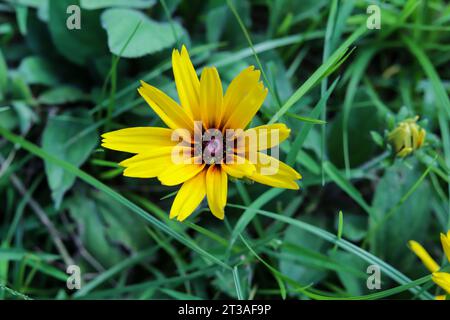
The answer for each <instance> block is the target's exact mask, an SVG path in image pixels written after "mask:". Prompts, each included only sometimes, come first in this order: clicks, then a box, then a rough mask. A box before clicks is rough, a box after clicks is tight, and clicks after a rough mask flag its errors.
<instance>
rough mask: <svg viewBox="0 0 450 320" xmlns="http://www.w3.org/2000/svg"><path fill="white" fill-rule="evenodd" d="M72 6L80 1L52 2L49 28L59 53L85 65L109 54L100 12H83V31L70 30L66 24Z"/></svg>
mask: <svg viewBox="0 0 450 320" xmlns="http://www.w3.org/2000/svg"><path fill="white" fill-rule="evenodd" d="M70 5H79V1H78V0H57V1H53V0H52V1H50V3H49V16H50V17H49V23H48V27H49V29H50V34H51V36H52V39H53V42H54V44H55V46H56V49H57V50H58V52H59V53H60V54H62V55H63V56H64V57H65V58H66V59H67V60H69V61H71V62H73V63H76V64H78V65H85V64H86V63H87V62H88V60H91V59H93V58H96V57H99V56H102V55H104V54H105V53H107V48H106V46H105V45H104V44H105V43H106V35H105V32H104V31H103V29H102V28H101V26H100V20H99V12H98V11H83V12H81V29H72V30H70V29H68V28H67V24H66V22H67V19H68V18H69V17H70V16H71V14H68V13H67V8H68V7H69V6H70ZM117 21H122V20H117Z"/></svg>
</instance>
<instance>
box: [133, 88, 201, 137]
mask: <svg viewBox="0 0 450 320" xmlns="http://www.w3.org/2000/svg"><path fill="white" fill-rule="evenodd" d="M141 85H142V87H140V88H139V89H138V92H139V94H140V95H141V96H142V97H143V98H144V99H145V101H147V103H148V104H149V105H150V107H151V108H152V109H153V111H155V113H156V114H157V115H158V116H159V117H160V118H161V120H162V121H163V122H164V123H165V124H166V125H167V126H168V127H170V128H172V129H177V128H182V129H187V130H190V131H192V130H193V126H194V122H193V119H192V117H191V116H190V114H189V113H187V112H186V111H185V110H184V109H183V108H181V107H180V106H179V105H178V103H176V102H175V101H174V100H173V99H172V98H170V97H169V96H168V95H166V94H165V93H164V92H162V91H161V90H159V89H157V88H155V87H153V86H151V85H149V84H147V83H145V82H144V81H141Z"/></svg>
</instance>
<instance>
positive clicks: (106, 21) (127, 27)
mask: <svg viewBox="0 0 450 320" xmlns="http://www.w3.org/2000/svg"><path fill="white" fill-rule="evenodd" d="M101 21H102V26H103V28H105V30H106V32H107V34H108V46H109V50H110V51H111V52H112V53H114V54H115V55H118V56H121V57H125V58H138V57H142V56H144V55H147V54H151V53H155V52H158V51H161V50H163V49H166V48H171V47H172V46H173V45H174V44H175V42H176V39H175V37H174V34H173V32H172V28H171V25H170V23H165V22H157V21H155V20H152V19H150V18H148V17H147V16H146V15H145V14H144V13H142V12H140V11H136V10H133V9H119V8H116V9H108V10H106V11H104V12H103V13H102V17H101ZM118 21H120V22H121V23H117V22H118ZM139 22H141V25H140V27H139V29H138V30H137V31H136V33H135V34H134V36H133V38H132V39H131V40H130V41H129V43H128V45H127V46H126V48H125V50H123V48H124V47H125V44H126V43H127V41H128V40H129V38H130V34H131V32H132V31H133V30H134V29H135V28H136V25H137V24H138V23H139ZM173 26H174V29H175V32H176V34H177V35H182V34H183V33H184V30H183V28H182V27H181V26H180V25H179V24H177V23H174V24H173ZM122 51H123V52H122Z"/></svg>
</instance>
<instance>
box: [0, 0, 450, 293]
mask: <svg viewBox="0 0 450 320" xmlns="http://www.w3.org/2000/svg"><path fill="white" fill-rule="evenodd" d="M73 2H74V1H72V0H58V1H53V0H50V1H25V0H20V1H17V0H7V1H4V2H2V3H1V4H0V299H121V298H126V299H224V298H233V299H383V298H389V299H433V298H434V296H435V295H436V294H442V290H440V289H438V288H437V287H436V286H435V285H434V284H433V282H432V281H431V276H430V275H428V272H427V270H426V269H425V268H424V267H423V266H422V265H421V264H420V263H419V260H418V259H417V257H416V256H415V255H414V254H413V253H412V252H411V251H410V250H409V248H408V247H407V242H408V240H411V239H413V240H416V241H418V242H421V243H424V245H426V247H427V248H429V251H430V253H431V254H432V255H433V256H434V257H435V258H439V259H438V260H437V261H440V262H442V265H443V266H444V265H445V264H446V263H448V261H446V260H445V259H444V255H443V253H442V250H441V247H440V243H439V233H440V232H446V231H447V230H448V229H450V204H449V196H450V131H449V124H450V99H449V90H450V84H449V83H450V82H449V81H450V68H448V66H449V63H450V50H449V45H448V43H449V41H450V33H449V31H450V28H449V26H448V22H449V21H450V5H449V4H447V1H444V0H433V1H431V0H429V1H415V0H396V1H393V0H392V1H378V5H379V8H380V9H381V11H380V12H381V20H380V21H381V28H380V29H368V27H367V24H366V22H367V19H368V18H369V16H370V14H368V13H367V11H366V10H367V7H368V6H369V5H370V4H371V3H369V1H365V0H345V1H344V0H333V1H328V0H314V1H295V0H280V1H278V0H277V1H270V0H267V1H263V0H244V1H232V0H219V1H216V0H208V1H169V0H165V1H124V3H126V4H124V5H123V6H117V7H115V6H113V4H110V5H108V6H105V5H104V3H105V2H104V1H96V0H89V1H83V0H80V1H75V2H77V3H78V4H79V5H80V8H81V16H82V19H81V29H79V30H78V29H75V30H70V29H68V28H67V25H66V20H67V18H68V17H69V16H70V14H68V13H67V12H66V9H67V7H68V6H69V5H70V4H73ZM111 3H113V2H111ZM117 16H120V17H122V18H123V19H122V22H123V23H121V24H120V27H117V25H116V23H115V22H114V17H117ZM182 44H185V45H186V46H187V47H188V48H189V52H190V54H191V57H192V60H193V63H194V65H195V66H196V68H197V70H198V71H201V69H202V67H203V66H209V65H214V66H216V67H217V68H218V70H219V72H220V75H221V78H222V81H223V82H224V88H225V87H226V86H227V85H228V84H229V82H230V81H231V80H232V79H233V78H234V77H235V76H236V75H237V74H238V72H239V71H241V70H242V69H244V68H246V67H247V66H248V65H255V67H256V68H257V69H260V70H261V72H262V78H263V79H262V80H263V81H264V84H265V86H266V87H268V89H269V94H268V98H267V99H266V101H265V103H264V105H263V107H262V109H261V110H260V112H258V114H257V116H256V117H255V119H254V120H253V124H254V125H260V124H267V123H275V122H283V123H286V124H287V125H288V127H289V128H291V133H292V134H291V137H290V138H289V139H288V140H287V141H285V142H283V143H282V145H281V146H280V149H281V152H280V155H281V160H283V161H285V162H286V163H288V164H289V165H291V166H293V167H295V168H296V170H297V171H299V172H301V173H302V176H303V179H302V181H301V183H300V185H301V188H300V190H299V191H291V190H289V191H287V190H282V189H274V188H269V187H266V186H263V185H259V184H248V183H247V182H246V181H234V182H230V184H229V192H228V205H227V207H226V210H225V211H226V214H225V220H224V221H220V220H217V219H215V218H214V217H213V216H212V215H211V214H210V213H209V212H208V211H209V209H208V207H207V205H206V204H202V205H201V206H200V207H199V208H198V209H197V210H196V212H195V213H194V215H193V216H191V217H190V218H189V219H188V220H187V221H186V222H184V223H179V222H177V221H172V220H170V219H169V217H168V211H169V209H170V205H171V203H172V201H173V197H174V195H175V193H176V188H172V187H166V186H161V185H160V184H159V183H158V181H156V179H146V180H143V179H133V178H126V177H123V176H122V175H121V173H122V168H121V167H120V166H118V165H117V163H118V162H120V161H121V160H123V155H120V154H118V153H113V152H110V151H106V150H104V149H103V148H101V147H100V145H99V142H100V141H99V137H100V134H101V133H104V132H106V131H110V130H115V129H120V128H125V127H131V126H159V125H161V122H160V120H159V119H158V117H157V116H156V114H154V113H153V112H152V111H151V109H150V108H148V106H146V104H145V102H144V101H143V99H141V98H140V97H139V96H138V94H137V92H136V89H137V88H138V86H139V80H144V81H146V82H149V83H151V84H152V85H155V86H157V87H159V88H161V90H163V91H165V92H167V93H168V94H169V95H170V96H172V97H173V98H174V99H177V96H176V90H175V85H174V83H173V75H172V71H171V52H172V49H173V48H180V47H181V45H182ZM416 115H417V116H419V117H420V120H419V122H418V124H419V125H420V126H421V127H422V128H424V129H425V130H426V132H427V136H426V142H425V144H424V146H422V147H421V148H420V149H417V150H414V152H412V154H411V155H409V156H408V157H405V158H398V157H395V152H394V151H393V150H392V148H391V146H390V145H389V144H388V143H387V139H386V137H387V135H388V133H389V132H390V131H391V130H392V129H393V128H395V126H396V125H397V124H398V123H399V122H401V121H403V120H405V119H408V118H412V117H415V116H416ZM73 264H75V265H78V266H80V268H81V271H82V287H81V289H80V290H69V289H67V287H66V279H67V276H68V275H67V273H66V269H67V266H68V265H73ZM374 264H375V265H378V266H379V267H380V270H381V288H380V289H377V290H371V289H368V287H367V279H368V277H369V276H370V274H368V273H367V268H368V266H369V265H374Z"/></svg>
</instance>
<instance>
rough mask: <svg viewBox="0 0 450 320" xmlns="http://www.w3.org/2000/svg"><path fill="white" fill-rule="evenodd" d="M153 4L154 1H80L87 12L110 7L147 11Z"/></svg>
mask: <svg viewBox="0 0 450 320" xmlns="http://www.w3.org/2000/svg"><path fill="white" fill-rule="evenodd" d="M155 2H156V1H155V0H125V1H124V0H80V4H81V7H82V8H83V9H87V10H95V9H103V8H111V7H129V8H137V9H147V8H150V7H151V6H153V5H154V4H155Z"/></svg>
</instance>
